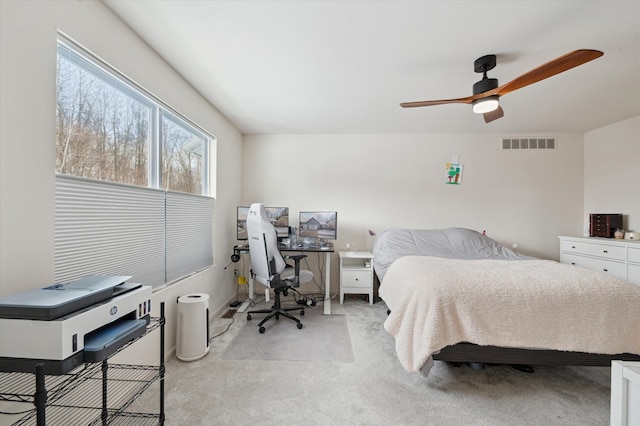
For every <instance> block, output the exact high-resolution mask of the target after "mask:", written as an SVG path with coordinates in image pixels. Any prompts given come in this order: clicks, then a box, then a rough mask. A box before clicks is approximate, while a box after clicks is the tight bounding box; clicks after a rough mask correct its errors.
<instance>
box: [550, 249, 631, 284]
mask: <svg viewBox="0 0 640 426" xmlns="http://www.w3.org/2000/svg"><path fill="white" fill-rule="evenodd" d="M562 263H568V264H571V265H576V266H581V267H583V268H587V269H592V270H594V271H602V272H606V273H608V274H611V275H613V276H615V277H618V278H622V279H625V280H626V279H627V265H626V264H625V263H623V262H614V261H610V260H605V259H596V258H593V257H586V256H579V255H573V254H568V253H565V254H564V255H563V257H562Z"/></svg>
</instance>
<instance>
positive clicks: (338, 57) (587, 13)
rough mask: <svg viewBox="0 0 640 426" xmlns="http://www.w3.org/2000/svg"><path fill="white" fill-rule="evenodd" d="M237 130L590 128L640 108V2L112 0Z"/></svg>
mask: <svg viewBox="0 0 640 426" xmlns="http://www.w3.org/2000/svg"><path fill="white" fill-rule="evenodd" d="M103 1H104V2H105V3H106V4H107V5H108V6H109V7H110V8H111V9H112V10H113V11H114V12H115V13H116V14H117V15H119V16H120V17H121V18H122V19H123V20H124V21H125V22H126V23H127V24H128V25H129V26H130V27H131V28H132V29H133V30H134V31H135V32H136V33H138V34H139V35H140V37H142V38H143V39H144V40H145V41H146V42H147V43H148V44H149V45H150V46H151V47H152V48H153V49H155V50H156V51H157V52H158V54H160V55H161V56H162V57H163V58H164V59H165V60H166V61H167V62H168V63H170V64H171V65H172V66H173V67H174V68H175V69H176V70H177V72H179V73H180V74H181V75H182V76H183V77H184V78H185V79H186V80H188V81H189V82H190V83H191V84H192V85H193V86H194V87H195V88H196V89H197V90H198V91H199V92H200V93H202V94H203V95H204V96H205V97H206V98H207V99H209V100H210V102H211V103H212V104H213V105H214V106H215V107H216V108H217V109H218V110H219V111H220V112H221V113H222V114H224V115H225V116H226V117H227V118H228V119H229V120H230V121H231V122H233V123H234V124H235V125H236V126H237V127H238V129H239V130H240V131H241V132H242V133H245V134H253V133H264V134H269V133H318V134H324V133H346V134H349V133H483V132H490V133H495V132H499V133H524V132H529V133H531V132H533V133H535V132H580V133H582V132H585V131H589V130H593V129H596V128H599V127H602V126H605V125H607V124H611V123H615V122H617V121H620V120H623V119H626V118H629V117H632V116H637V115H640V1H637V0H634V1H611V0H605V1H539V0H536V1H365V0H352V1H292V0H291V1H212V0H209V1H207V0H198V1H195V0H175V1H172V0H157V1H156V0H147V1H131V0H130V1H122V0H103ZM582 48H588V49H597V50H601V51H603V52H604V56H603V57H601V58H599V59H596V60H595V61H592V62H589V63H587V64H585V65H582V66H580V67H577V68H574V69H572V70H569V71H567V72H565V73H562V74H559V75H556V76H554V77H551V78H549V79H547V80H544V81H542V82H539V83H536V84H534V85H531V86H528V87H525V88H523V89H521V90H518V91H516V92H512V93H509V94H507V95H505V96H504V97H502V98H501V99H500V102H501V105H502V107H503V109H504V111H505V116H504V117H503V118H501V119H499V120H497V121H494V122H492V123H490V124H485V123H484V121H483V119H482V116H481V115H476V114H473V112H472V111H471V106H470V105H463V104H452V105H442V106H431V107H423V108H411V109H404V108H400V106H399V105H398V104H399V103H400V102H408V101H420V100H430V99H447V98H458V97H465V96H468V95H471V94H472V85H473V83H475V82H476V81H478V80H480V78H481V74H476V73H475V72H474V71H473V62H474V60H475V59H477V58H478V57H480V56H483V55H486V54H496V55H497V57H498V65H497V67H496V68H495V69H494V70H492V71H490V72H489V77H494V78H498V79H499V82H500V84H504V83H506V82H508V81H510V80H512V79H513V78H515V77H517V76H519V75H521V74H523V73H525V72H527V71H529V70H531V69H532V68H535V67H537V66H539V65H542V64H543V63H545V62H548V61H550V60H552V59H555V58H556V57H558V56H561V55H563V54H565V53H568V52H570V51H572V50H575V49H582Z"/></svg>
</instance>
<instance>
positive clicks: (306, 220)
mask: <svg viewBox="0 0 640 426" xmlns="http://www.w3.org/2000/svg"><path fill="white" fill-rule="evenodd" d="M299 223H300V237H301V238H315V239H316V240H336V239H337V238H338V212H334V211H304V212H300V222H299Z"/></svg>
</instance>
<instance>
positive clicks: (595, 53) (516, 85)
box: [487, 49, 603, 96]
mask: <svg viewBox="0 0 640 426" xmlns="http://www.w3.org/2000/svg"><path fill="white" fill-rule="evenodd" d="M602 55H603V53H602V52H600V51H599V50H589V49H581V50H574V51H573V52H569V53H567V54H566V55H563V56H560V57H559V58H556V59H554V60H552V61H549V62H547V63H546V64H543V65H541V66H539V67H538V68H534V69H532V70H531V71H529V72H527V73H525V74H522V75H521V76H520V77H517V78H515V79H514V80H511V81H510V82H508V83H506V84H503V85H502V86H500V87H498V88H497V89H495V90H492V91H491V94H496V95H499V96H502V95H505V94H507V93H509V92H513V91H514V90H518V89H522V88H523V87H526V86H528V85H530V84H533V83H537V82H539V81H541V80H544V79H545V78H549V77H552V76H554V75H556V74H560V73H561V72H565V71H568V70H570V69H571V68H575V67H577V66H580V65H583V64H586V63H587V62H589V61H593V60H594V59H597V58H599V57H600V56H602ZM487 93H489V92H487Z"/></svg>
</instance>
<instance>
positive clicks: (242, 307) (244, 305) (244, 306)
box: [238, 276, 253, 313]
mask: <svg viewBox="0 0 640 426" xmlns="http://www.w3.org/2000/svg"><path fill="white" fill-rule="evenodd" d="M248 286H249V294H248V295H247V300H245V301H244V302H243V303H242V305H240V307H239V308H238V312H241V313H242V312H244V311H246V310H247V308H248V307H249V305H250V304H251V301H252V300H253V278H251V276H249V284H248Z"/></svg>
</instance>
